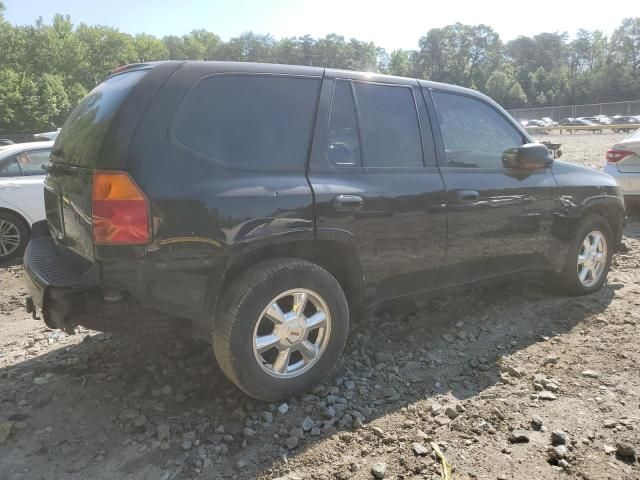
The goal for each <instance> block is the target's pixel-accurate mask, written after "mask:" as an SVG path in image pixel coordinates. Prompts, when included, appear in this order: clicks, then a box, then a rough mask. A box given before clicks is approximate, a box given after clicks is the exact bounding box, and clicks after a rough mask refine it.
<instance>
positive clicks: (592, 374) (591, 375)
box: [582, 370, 600, 378]
mask: <svg viewBox="0 0 640 480" xmlns="http://www.w3.org/2000/svg"><path fill="white" fill-rule="evenodd" d="M582 376H583V377H589V378H598V377H599V376H600V374H599V373H598V372H596V371H594V370H585V371H584V372H582Z"/></svg>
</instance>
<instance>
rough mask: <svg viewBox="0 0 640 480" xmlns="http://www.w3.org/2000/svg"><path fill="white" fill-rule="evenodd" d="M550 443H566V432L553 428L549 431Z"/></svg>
mask: <svg viewBox="0 0 640 480" xmlns="http://www.w3.org/2000/svg"><path fill="white" fill-rule="evenodd" d="M551 444H552V445H566V444H567V434H566V433H564V432H563V431H562V430H555V431H553V432H551Z"/></svg>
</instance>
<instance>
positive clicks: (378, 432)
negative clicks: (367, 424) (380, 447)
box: [371, 427, 386, 438]
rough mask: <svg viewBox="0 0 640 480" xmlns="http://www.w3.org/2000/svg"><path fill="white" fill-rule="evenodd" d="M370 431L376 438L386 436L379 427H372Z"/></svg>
mask: <svg viewBox="0 0 640 480" xmlns="http://www.w3.org/2000/svg"><path fill="white" fill-rule="evenodd" d="M371 431H372V432H373V434H374V435H375V436H376V437H379V438H384V437H385V436H386V435H385V433H384V430H382V429H381V428H380V427H372V428H371Z"/></svg>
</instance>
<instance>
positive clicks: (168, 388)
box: [162, 385, 173, 395]
mask: <svg viewBox="0 0 640 480" xmlns="http://www.w3.org/2000/svg"><path fill="white" fill-rule="evenodd" d="M172 391H173V389H172V388H171V385H165V386H164V387H162V394H163V395H171V392H172Z"/></svg>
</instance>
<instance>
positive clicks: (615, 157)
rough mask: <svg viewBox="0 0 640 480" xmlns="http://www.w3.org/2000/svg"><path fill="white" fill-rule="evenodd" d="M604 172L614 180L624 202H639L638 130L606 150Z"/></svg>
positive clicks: (639, 146) (639, 144)
mask: <svg viewBox="0 0 640 480" xmlns="http://www.w3.org/2000/svg"><path fill="white" fill-rule="evenodd" d="M604 171H605V173H608V174H609V175H611V176H612V177H614V178H615V179H616V182H618V185H620V188H621V189H622V193H623V194H624V198H625V201H627V202H635V203H637V202H640V129H638V130H636V131H635V132H633V133H632V134H631V135H629V136H628V137H627V138H625V139H624V140H622V141H621V142H619V143H616V144H615V145H614V146H613V147H612V148H610V149H609V150H607V164H606V165H605V166H604Z"/></svg>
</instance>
